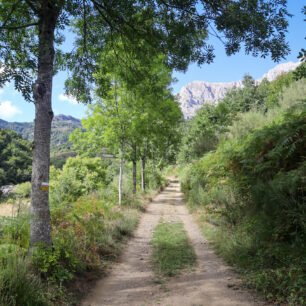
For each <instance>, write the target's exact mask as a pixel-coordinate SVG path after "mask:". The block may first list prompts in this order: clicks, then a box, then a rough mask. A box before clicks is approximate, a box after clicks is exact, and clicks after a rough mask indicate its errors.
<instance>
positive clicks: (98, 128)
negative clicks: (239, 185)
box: [70, 41, 182, 204]
mask: <svg viewBox="0 0 306 306" xmlns="http://www.w3.org/2000/svg"><path fill="white" fill-rule="evenodd" d="M129 50H130V49H128V50H127V49H125V48H124V45H123V44H122V41H119V42H117V44H116V45H114V42H113V49H112V50H109V51H108V53H107V54H105V52H104V57H103V58H104V60H105V59H106V62H107V63H108V64H107V65H105V64H104V65H103V66H102V67H103V68H102V67H101V69H100V70H98V71H97V73H96V74H95V77H96V78H97V83H98V84H101V85H100V87H98V88H97V90H96V95H97V102H96V103H95V104H93V105H91V107H90V108H89V110H90V112H89V115H88V118H87V119H84V120H82V125H83V130H80V129H78V130H76V131H75V132H74V133H73V134H72V135H71V137H70V140H71V141H72V142H73V144H74V147H75V148H76V150H77V151H78V153H79V154H84V153H85V154H89V155H90V154H93V155H97V154H98V153H99V152H101V151H102V150H103V149H105V148H106V149H107V150H108V151H109V152H110V153H112V154H114V155H116V156H117V157H119V160H120V163H119V164H120V171H119V188H118V189H119V204H121V201H122V175H123V163H124V161H125V160H128V161H131V162H132V164H133V192H134V193H136V176H137V166H136V165H137V161H138V160H140V161H141V189H142V190H143V191H144V190H145V188H146V175H145V173H146V171H145V169H146V161H147V158H148V157H150V158H151V159H152V161H153V171H155V164H156V160H157V159H158V160H160V159H162V158H163V157H164V155H165V152H167V151H168V150H169V147H170V146H173V145H175V143H178V135H177V125H178V123H179V121H180V119H181V118H182V113H181V110H180V108H179V105H178V103H177V102H176V101H175V100H174V97H173V95H172V94H171V88H170V85H171V82H172V77H171V69H169V68H167V67H166V66H165V60H164V56H163V55H162V54H156V53H155V52H153V53H152V55H151V57H150V62H148V63H147V64H146V65H145V66H143V65H141V64H140V63H139V62H137V61H136V58H132V57H133V55H132V54H130V51H129ZM130 61H132V62H133V66H132V67H131V66H129V65H128V63H129V62H130ZM135 69H136V70H137V74H136V73H135ZM139 75H141V78H139ZM106 82H107V83H108V84H109V86H108V88H107V90H106V89H105V86H104V87H103V84H105V83H106Z"/></svg>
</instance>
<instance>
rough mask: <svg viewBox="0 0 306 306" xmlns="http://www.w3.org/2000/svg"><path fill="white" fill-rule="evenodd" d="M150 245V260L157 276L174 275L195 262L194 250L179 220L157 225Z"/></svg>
mask: <svg viewBox="0 0 306 306" xmlns="http://www.w3.org/2000/svg"><path fill="white" fill-rule="evenodd" d="M152 246H153V260H152V261H153V266H154V269H155V271H156V273H157V275H158V276H164V277H165V276H175V275H177V274H179V273H180V272H181V271H182V270H184V269H188V268H191V267H192V266H193V265H194V264H195V262H196V256H195V253H194V250H193V248H192V246H191V245H190V243H189V240H188V237H187V233H186V231H185V230H184V225H183V223H181V222H176V223H168V222H167V223H160V224H159V225H157V226H156V228H155V230H154V234H153V241H152Z"/></svg>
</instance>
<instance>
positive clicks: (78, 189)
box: [0, 157, 165, 306]
mask: <svg viewBox="0 0 306 306" xmlns="http://www.w3.org/2000/svg"><path fill="white" fill-rule="evenodd" d="M116 175H117V173H116V172H115V171H114V168H112V167H110V166H108V165H107V164H105V163H102V162H101V161H100V160H98V159H80V158H78V157H77V158H74V159H72V158H71V159H69V160H68V162H67V163H66V164H65V166H64V167H63V169H62V170H56V169H52V170H51V181H50V210H51V225H52V241H53V247H52V248H50V247H46V246H44V245H37V246H36V247H35V248H34V249H33V250H32V255H31V256H29V254H28V248H29V238H30V216H29V212H28V209H25V210H20V209H17V210H16V213H15V214H14V215H13V216H12V217H0V305H1V306H2V305H3V306H4V305H5V306H10V305H12V306H13V305H31V306H32V305H76V304H77V303H78V299H79V297H82V296H84V294H85V292H86V290H87V289H88V286H89V284H88V285H87V287H86V286H85V287H82V286H80V284H84V283H89V280H92V279H95V278H97V277H99V275H100V274H103V273H104V272H105V270H106V268H107V267H108V266H109V265H111V264H112V263H113V262H116V261H117V259H118V256H119V255H120V252H121V250H122V248H123V246H124V244H125V242H126V241H127V239H128V238H129V237H130V236H131V235H132V233H133V231H134V229H135V228H136V226H137V223H138V219H139V216H140V214H141V212H142V211H144V209H145V203H146V202H148V201H150V199H152V198H153V196H154V195H155V194H156V193H157V192H158V191H159V190H160V188H162V184H164V183H165V180H164V179H163V178H159V177H158V176H157V175H156V176H155V178H154V179H155V181H153V180H152V181H151V182H149V183H148V185H149V186H150V185H151V186H152V185H154V187H156V188H155V189H153V187H152V188H151V189H149V190H148V191H147V192H146V193H138V194H137V195H133V193H132V188H131V182H130V180H131V179H130V178H129V177H127V176H125V177H124V186H123V200H122V204H121V205H118V188H117V182H116V180H117V176H116ZM130 177H131V176H130ZM28 187H29V184H26V185H22V186H20V187H19V189H18V192H17V193H16V194H15V195H14V196H13V197H12V198H11V199H10V201H13V202H14V201H15V202H16V203H18V201H19V200H26V199H28V198H27V197H28V196H29V188H28ZM14 205H15V204H14Z"/></svg>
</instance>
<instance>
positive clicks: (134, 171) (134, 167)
mask: <svg viewBox="0 0 306 306" xmlns="http://www.w3.org/2000/svg"><path fill="white" fill-rule="evenodd" d="M136 150H137V148H136V145H135V146H134V147H133V160H132V162H133V194H136V187H137V159H136V158H137V156H136V153H137V152H136Z"/></svg>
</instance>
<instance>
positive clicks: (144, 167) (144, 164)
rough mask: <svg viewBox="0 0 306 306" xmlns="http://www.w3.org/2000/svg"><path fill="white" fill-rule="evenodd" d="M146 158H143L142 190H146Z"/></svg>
mask: <svg viewBox="0 0 306 306" xmlns="http://www.w3.org/2000/svg"><path fill="white" fill-rule="evenodd" d="M145 174H146V157H145V156H143V157H142V158H141V190H142V191H145V190H146V176H145Z"/></svg>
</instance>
